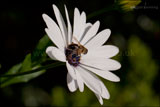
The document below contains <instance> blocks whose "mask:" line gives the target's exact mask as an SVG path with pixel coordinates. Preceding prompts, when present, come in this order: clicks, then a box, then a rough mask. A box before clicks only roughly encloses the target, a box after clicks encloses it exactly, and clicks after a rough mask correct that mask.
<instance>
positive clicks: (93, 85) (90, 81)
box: [76, 66, 101, 94]
mask: <svg viewBox="0 0 160 107" xmlns="http://www.w3.org/2000/svg"><path fill="white" fill-rule="evenodd" d="M76 69H77V70H78V71H79V74H80V75H81V77H82V79H83V81H84V83H85V84H86V85H87V87H88V88H90V89H91V90H92V91H93V92H94V93H96V94H101V86H100V83H99V81H98V80H97V78H96V77H95V75H93V74H92V73H91V72H89V71H88V70H86V69H83V68H81V67H79V66H78V67H77V68H76Z"/></svg>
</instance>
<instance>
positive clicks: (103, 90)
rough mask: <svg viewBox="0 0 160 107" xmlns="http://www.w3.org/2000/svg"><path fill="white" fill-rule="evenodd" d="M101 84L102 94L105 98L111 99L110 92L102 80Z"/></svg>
mask: <svg viewBox="0 0 160 107" xmlns="http://www.w3.org/2000/svg"><path fill="white" fill-rule="evenodd" d="M100 84H101V88H102V93H101V96H102V97H103V98H105V99H109V98H110V94H109V92H108V90H107V88H106V86H105V85H104V83H103V82H102V81H100Z"/></svg>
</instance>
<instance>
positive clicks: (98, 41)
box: [85, 29, 111, 49]
mask: <svg viewBox="0 0 160 107" xmlns="http://www.w3.org/2000/svg"><path fill="white" fill-rule="evenodd" d="M110 34H111V31H110V29H105V30H103V31H101V32H100V33H98V34H97V35H96V36H95V37H93V38H92V39H91V40H90V41H88V42H87V43H86V44H85V47H86V48H88V49H90V48H95V47H99V46H101V45H103V44H104V43H105V42H106V41H107V40H108V38H109V36H110Z"/></svg>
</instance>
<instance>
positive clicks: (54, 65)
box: [0, 62, 64, 77]
mask: <svg viewBox="0 0 160 107" xmlns="http://www.w3.org/2000/svg"><path fill="white" fill-rule="evenodd" d="M61 65H64V63H62V62H56V63H52V64H49V65H46V66H42V67H39V68H37V69H33V70H29V71H25V72H22V73H18V74H8V75H7V74H6V75H0V77H14V76H22V75H27V74H31V73H35V72H38V71H41V70H45V69H50V68H54V67H58V66H61Z"/></svg>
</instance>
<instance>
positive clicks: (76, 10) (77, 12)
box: [73, 8, 80, 40]
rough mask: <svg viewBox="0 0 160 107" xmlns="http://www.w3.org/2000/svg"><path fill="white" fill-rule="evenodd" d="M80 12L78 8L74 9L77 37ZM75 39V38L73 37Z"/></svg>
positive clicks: (74, 31)
mask: <svg viewBox="0 0 160 107" xmlns="http://www.w3.org/2000/svg"><path fill="white" fill-rule="evenodd" d="M79 23H80V12H79V10H78V8H75V9H74V22H73V36H74V37H76V38H77V36H78V35H79V32H80V30H79ZM73 40H74V39H73Z"/></svg>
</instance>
